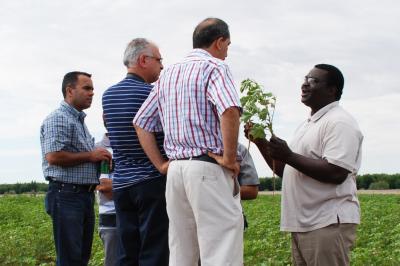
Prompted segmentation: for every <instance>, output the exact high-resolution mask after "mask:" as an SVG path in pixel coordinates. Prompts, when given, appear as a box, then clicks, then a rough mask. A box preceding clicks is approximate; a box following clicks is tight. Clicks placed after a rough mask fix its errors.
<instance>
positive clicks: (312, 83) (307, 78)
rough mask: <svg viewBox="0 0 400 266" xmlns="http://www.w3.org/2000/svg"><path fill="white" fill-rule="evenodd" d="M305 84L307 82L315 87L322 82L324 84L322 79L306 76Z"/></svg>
mask: <svg viewBox="0 0 400 266" xmlns="http://www.w3.org/2000/svg"><path fill="white" fill-rule="evenodd" d="M304 82H307V83H308V84H310V85H315V84H318V83H320V82H322V81H321V80H320V79H318V78H314V77H310V76H305V77H304Z"/></svg>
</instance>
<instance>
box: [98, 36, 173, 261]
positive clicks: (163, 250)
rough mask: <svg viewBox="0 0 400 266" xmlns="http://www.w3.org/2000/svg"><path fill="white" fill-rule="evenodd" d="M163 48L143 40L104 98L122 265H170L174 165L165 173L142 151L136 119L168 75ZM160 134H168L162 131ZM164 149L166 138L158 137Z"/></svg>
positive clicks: (129, 54)
mask: <svg viewBox="0 0 400 266" xmlns="http://www.w3.org/2000/svg"><path fill="white" fill-rule="evenodd" d="M161 61H162V58H161V55H160V52H159V49H158V47H157V46H156V45H155V44H154V43H152V42H149V41H148V40H146V39H143V38H137V39H134V40H132V41H131V42H130V43H129V44H128V46H127V48H126V50H125V53H124V64H125V66H126V67H127V71H128V74H127V76H126V77H125V78H124V79H123V80H122V81H120V82H119V83H117V84H115V85H114V86H112V87H110V88H109V89H107V90H106V91H105V93H104V95H103V102H102V104H103V112H104V118H105V123H106V125H107V130H108V133H109V138H110V142H111V147H112V150H113V156H114V160H115V169H114V177H113V196H114V202H115V209H116V214H117V230H118V235H119V238H120V243H121V254H120V260H119V262H120V265H141V266H142V265H148V266H154V265H160V266H162V265H168V256H169V251H168V216H167V213H166V206H165V183H166V177H165V174H166V169H167V165H168V162H167V160H165V161H166V162H165V164H164V165H163V166H162V167H160V168H159V169H157V168H155V167H154V165H153V164H152V163H151V162H150V160H149V159H148V158H147V156H146V154H145V153H144V151H143V150H142V148H141V146H140V143H139V140H138V138H137V136H136V132H135V130H134V128H133V125H132V119H133V117H134V116H135V114H136V113H137V111H138V110H139V108H140V106H141V105H142V103H143V102H144V100H145V99H146V98H147V96H148V95H149V93H150V90H151V88H152V86H151V85H150V83H152V82H154V81H156V80H157V79H158V76H159V74H160V71H161V70H162V69H163V65H162V62H161ZM158 129H159V130H158V131H161V130H162V128H161V127H159V128H158ZM152 137H153V139H154V142H155V143H156V145H157V147H158V148H159V149H162V143H163V134H162V133H161V132H160V133H155V134H153V135H152Z"/></svg>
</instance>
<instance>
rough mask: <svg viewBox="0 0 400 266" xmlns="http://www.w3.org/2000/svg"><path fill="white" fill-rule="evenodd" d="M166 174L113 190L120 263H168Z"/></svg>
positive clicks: (150, 265)
mask: <svg viewBox="0 0 400 266" xmlns="http://www.w3.org/2000/svg"><path fill="white" fill-rule="evenodd" d="M165 184H166V178H165V177H161V178H155V179H152V180H149V181H145V182H143V183H140V184H137V185H133V186H130V187H127V188H124V189H121V190H117V191H113V198H114V203H115V210H116V213H117V230H118V237H119V241H120V259H119V265H130V266H137V265H140V266H164V265H166V266H167V265H168V260H169V248H168V216H167V210H166V203H165Z"/></svg>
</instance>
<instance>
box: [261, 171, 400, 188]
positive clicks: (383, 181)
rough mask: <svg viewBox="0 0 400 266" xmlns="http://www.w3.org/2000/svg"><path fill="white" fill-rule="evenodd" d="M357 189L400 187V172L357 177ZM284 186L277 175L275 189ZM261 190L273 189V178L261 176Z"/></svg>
mask: <svg viewBox="0 0 400 266" xmlns="http://www.w3.org/2000/svg"><path fill="white" fill-rule="evenodd" d="M356 182H357V189H400V174H390V175H389V174H365V175H359V176H357V178H356ZM281 188H282V178H280V177H275V190H276V191H279V190H281ZM259 190H260V191H264V190H268V191H272V190H273V179H272V178H271V177H264V178H260V185H259Z"/></svg>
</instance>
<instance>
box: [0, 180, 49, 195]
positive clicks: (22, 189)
mask: <svg viewBox="0 0 400 266" xmlns="http://www.w3.org/2000/svg"><path fill="white" fill-rule="evenodd" d="M47 186H48V185H47V183H38V182H36V181H32V182H30V183H16V184H0V195H1V194H22V193H34V194H35V193H39V192H46V191H47Z"/></svg>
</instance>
